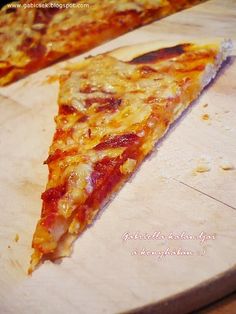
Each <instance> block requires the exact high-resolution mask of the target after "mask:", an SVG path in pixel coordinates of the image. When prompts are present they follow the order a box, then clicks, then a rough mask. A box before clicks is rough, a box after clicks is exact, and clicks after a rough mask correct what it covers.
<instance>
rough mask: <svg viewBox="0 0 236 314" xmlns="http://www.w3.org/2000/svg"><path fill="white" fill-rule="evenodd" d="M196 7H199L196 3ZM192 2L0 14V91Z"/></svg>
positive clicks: (132, 2)
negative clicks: (31, 74) (33, 73)
mask: <svg viewBox="0 0 236 314" xmlns="http://www.w3.org/2000/svg"><path fill="white" fill-rule="evenodd" d="M197 2H200V1H197ZM186 3H188V4H189V5H190V4H191V3H193V4H195V3H196V0H185V1H183V0H178V1H172V0H171V1H168V0H119V1H116V0H100V1H97V0H87V1H86V3H85V2H84V1H81V0H76V1H70V2H68V1H65V0H62V1H53V3H52V1H51V0H43V1H41V0H21V1H18V2H13V3H12V4H11V5H10V6H9V5H6V6H4V7H3V8H2V10H1V11H0V86H3V85H6V84H8V83H11V82H13V81H15V80H17V79H19V78H21V77H23V76H25V75H27V74H30V73H32V72H35V71H37V70H39V69H42V68H43V67H45V66H47V65H49V64H52V63H53V62H55V61H58V60H61V59H63V58H66V57H71V56H74V55H76V54H79V53H82V52H85V51H87V50H89V49H91V48H93V47H95V46H97V45H99V44H101V43H102V42H104V41H106V40H108V39H111V38H114V37H116V36H119V35H121V34H123V33H125V32H127V31H130V30H132V29H134V28H136V27H138V26H141V25H144V24H147V23H150V22H152V21H154V20H156V19H159V18H161V17H163V16H166V15H168V14H170V13H173V12H175V11H177V10H180V9H181V8H183V7H186Z"/></svg>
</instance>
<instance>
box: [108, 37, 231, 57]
mask: <svg viewBox="0 0 236 314" xmlns="http://www.w3.org/2000/svg"><path fill="white" fill-rule="evenodd" d="M183 43H193V44H194V45H198V46H202V45H207V46H208V45H209V43H211V44H212V45H214V46H218V47H219V48H218V49H219V52H220V53H221V54H222V57H223V58H224V59H225V58H226V57H227V56H229V55H230V54H231V52H232V47H233V45H232V41H231V40H230V39H224V38H214V39H208V38H207V39H199V40H195V39H194V40H190V39H189V40H185V41H179V42H178V41H151V42H147V43H139V44H136V45H132V46H123V47H120V48H117V49H114V50H111V51H109V52H107V53H105V54H108V55H109V56H112V57H114V58H116V59H119V60H121V61H131V60H132V59H134V58H136V57H138V56H141V55H143V54H145V53H148V52H151V51H155V50H158V49H162V48H168V47H173V46H176V45H180V44H183Z"/></svg>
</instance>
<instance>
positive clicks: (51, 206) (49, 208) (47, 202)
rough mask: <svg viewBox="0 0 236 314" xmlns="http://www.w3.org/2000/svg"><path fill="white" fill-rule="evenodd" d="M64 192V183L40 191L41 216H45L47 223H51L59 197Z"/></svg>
mask: <svg viewBox="0 0 236 314" xmlns="http://www.w3.org/2000/svg"><path fill="white" fill-rule="evenodd" d="M65 193H66V183H65V184H61V185H58V186H57V187H55V188H50V189H48V190H46V191H45V192H44V193H42V196H41V198H42V200H43V209H42V216H43V217H46V221H47V225H48V226H49V225H50V224H51V223H53V218H54V217H55V215H56V213H57V210H58V207H57V204H58V201H59V199H60V198H61V197H62V196H63V195H64V194H65Z"/></svg>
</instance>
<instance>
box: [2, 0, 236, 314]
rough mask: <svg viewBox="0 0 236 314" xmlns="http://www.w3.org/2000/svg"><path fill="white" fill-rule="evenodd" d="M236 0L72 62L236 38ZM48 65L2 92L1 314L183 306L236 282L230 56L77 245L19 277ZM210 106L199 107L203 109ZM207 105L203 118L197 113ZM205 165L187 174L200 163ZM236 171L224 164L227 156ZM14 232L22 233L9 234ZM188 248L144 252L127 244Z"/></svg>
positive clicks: (30, 225) (34, 201) (37, 174)
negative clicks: (200, 237) (140, 46)
mask: <svg viewBox="0 0 236 314" xmlns="http://www.w3.org/2000/svg"><path fill="white" fill-rule="evenodd" d="M235 30H236V1H233V0H227V1H221V0H212V1H209V2H206V3H204V4H201V5H198V6H196V7H193V8H191V9H188V10H185V11H182V12H180V13H178V14H175V15H172V16H170V17H167V18H165V19H163V20H161V21H158V22H156V23H153V24H151V25H148V26H146V27H143V28H140V29H138V30H136V31H133V32H130V33H128V34H126V35H124V36H121V37H120V38H118V39H115V40H112V41H110V42H108V43H106V44H104V45H102V46H99V47H97V48H95V49H93V50H92V51H90V52H89V53H86V54H84V55H82V56H80V57H76V58H74V59H73V60H80V59H82V58H83V57H84V56H86V55H89V54H92V55H94V54H97V53H100V52H103V51H107V50H110V49H114V48H116V47H119V46H121V45H127V44H132V43H138V42H142V41H143V42H147V41H151V40H160V41H163V44H165V41H169V40H172V41H173V40H176V41H179V40H181V41H186V40H191V39H195V38H203V37H215V36H223V37H227V38H229V37H230V38H232V40H233V42H234V54H235V47H236V31H235ZM64 65H65V63H61V64H57V65H54V66H52V67H50V68H47V69H45V70H42V71H40V72H38V73H36V74H34V75H31V76H29V77H28V78H26V79H23V80H20V81H18V82H16V83H14V84H12V85H10V86H8V87H4V88H1V89H0V100H1V104H0V124H1V135H0V143H1V148H2V149H1V151H0V176H1V181H0V182H1V183H0V184H1V188H0V193H1V197H0V200H1V219H0V255H1V259H0V274H1V275H0V312H1V313H20V314H21V313H34V314H38V313H72V314H73V313H82V314H84V313H96V314H100V313H117V312H129V311H130V312H131V313H138V311H132V310H133V309H137V308H143V312H146V313H161V314H165V313H171V314H174V313H186V312H187V311H191V310H194V309H196V308H199V307H200V306H202V305H204V304H207V303H210V302H212V301H214V300H216V299H217V298H220V297H222V296H223V295H225V294H227V293H230V292H231V291H233V289H234V288H235V287H236V263H235V262H236V241H235V239H236V212H235V209H236V193H235V188H236V170H235V167H236V145H235V144H236V143H235V138H236V106H235V96H236V88H235V81H236V59H235V57H232V58H231V59H230V60H228V62H227V63H226V64H225V66H224V67H223V69H222V70H221V71H220V73H219V75H218V76H217V78H216V79H215V81H214V83H213V84H211V85H210V86H209V87H208V88H207V89H206V90H205V91H204V92H203V94H202V95H201V97H199V99H198V100H197V101H196V102H195V103H194V104H193V105H192V106H191V108H190V110H188V112H186V113H185V114H184V116H183V117H182V118H181V119H180V120H179V121H178V123H176V124H175V127H174V128H172V129H171V130H170V132H169V133H168V135H167V136H165V139H164V140H163V141H161V143H160V144H159V145H158V147H157V148H156V150H155V152H154V153H153V154H152V156H151V157H150V158H149V159H147V160H146V161H145V162H144V164H143V165H142V167H141V168H140V170H139V171H138V172H137V174H136V175H135V176H134V177H133V178H132V180H130V182H128V183H127V184H126V186H125V187H124V188H123V189H122V190H121V191H120V193H119V194H118V195H117V197H116V198H115V199H114V200H113V201H112V202H111V203H110V204H109V206H107V207H106V208H105V209H104V210H103V211H102V215H101V216H100V219H98V220H97V221H96V223H95V224H94V225H93V226H92V227H91V228H89V230H87V232H85V233H84V234H83V235H82V236H81V237H80V238H79V239H78V240H77V241H76V244H75V246H74V253H73V255H72V257H71V258H67V259H64V260H63V261H62V262H61V263H56V264H53V263H51V262H46V263H45V264H44V265H42V266H41V267H40V268H39V269H38V270H37V271H36V272H35V273H34V274H33V275H32V277H27V275H26V269H27V267H28V262H29V256H30V253H31V249H30V245H31V239H32V233H33V231H34V228H35V224H36V221H37V219H38V217H39V214H40V209H41V201H40V194H41V192H42V191H43V190H44V186H45V183H46V180H47V169H46V167H45V166H43V165H42V163H43V160H45V158H46V157H47V151H48V146H49V144H50V142H51V138H52V134H53V131H54V122H53V116H54V115H55V114H56V112H57V105H56V100H57V92H58V83H57V82H54V83H52V84H48V83H47V82H46V81H47V80H46V78H47V76H48V75H52V74H55V72H58V69H60V68H61V67H62V66H64ZM206 104H207V106H205V105H206ZM204 114H208V115H209V120H203V119H202V116H203V115H204ZM201 163H204V164H207V165H208V168H209V171H207V172H204V173H196V172H195V171H194V169H196V167H198V166H199V164H201ZM229 163H230V164H231V165H232V166H233V169H231V170H223V169H222V167H224V165H225V164H229ZM183 231H184V232H186V233H187V234H192V235H197V234H200V233H201V232H205V234H207V235H210V236H212V235H214V236H215V237H216V238H215V240H212V238H211V240H208V241H204V243H203V244H200V242H199V241H183V240H182V241H181V240H163V241H159V240H156V241H149V242H147V241H146V242H145V241H141V240H140V241H134V240H129V241H128V240H127V241H126V240H124V234H125V233H126V232H129V233H135V232H140V233H145V232H146V233H148V234H153V233H154V232H161V233H162V234H164V235H168V234H169V233H171V232H173V233H175V234H180V233H181V232H183ZM16 234H18V235H19V240H18V241H16V240H17V238H16ZM167 247H169V248H171V249H173V248H177V247H178V248H179V247H180V248H182V249H185V250H192V251H194V252H195V253H196V254H195V255H194V256H191V257H186V256H185V257H183V256H182V257H177V256H172V257H165V258H163V259H157V258H154V257H150V256H149V257H147V256H146V257H141V256H134V255H132V254H131V252H133V251H134V250H136V249H142V248H146V249H152V250H157V249H158V250H165V249H166V248H167Z"/></svg>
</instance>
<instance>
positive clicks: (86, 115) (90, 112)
mask: <svg viewBox="0 0 236 314" xmlns="http://www.w3.org/2000/svg"><path fill="white" fill-rule="evenodd" d="M230 47H231V43H230V41H225V40H224V41H221V40H217V41H214V42H208V43H204V42H201V43H192V42H189V43H181V44H177V43H173V44H166V45H163V44H160V43H156V42H153V43H148V44H140V45H134V46H130V47H123V48H120V49H117V50H114V51H112V52H110V53H106V54H101V55H98V56H94V57H90V58H88V59H86V60H85V61H83V62H80V63H77V64H74V65H73V66H72V67H71V69H70V71H69V72H68V74H67V75H64V76H62V77H61V79H60V93H59V100H58V103H59V113H58V115H57V117H56V132H55V135H54V138H53V142H52V145H51V147H50V151H49V157H48V159H47V160H46V163H47V165H48V168H49V177H48V183H47V187H46V191H45V192H44V193H43V194H42V200H43V206H42V213H41V218H40V220H39V222H38V224H37V227H36V231H35V234H34V237H33V244H32V245H33V249H34V253H33V255H32V260H31V268H30V271H32V270H33V269H34V268H35V266H36V265H37V264H38V263H39V262H40V261H41V260H44V259H51V260H53V259H56V258H58V257H62V256H68V255H70V253H71V247H72V242H73V241H74V240H75V238H77V236H78V235H79V234H81V232H82V231H83V230H84V229H85V228H86V227H87V226H88V225H89V224H91V223H92V222H93V220H94V218H95V216H96V214H97V213H98V211H99V209H101V208H102V206H103V205H104V204H105V203H106V202H107V201H108V200H109V198H110V197H111V195H112V194H114V193H115V192H116V191H117V190H118V189H119V188H120V187H121V186H122V185H123V184H124V182H125V181H126V180H127V179H128V178H129V177H130V175H131V174H132V173H133V172H134V171H135V170H136V169H137V167H138V166H139V165H140V163H141V162H142V161H143V160H144V158H145V157H146V156H147V155H148V154H149V153H150V152H151V151H152V150H153V148H154V145H155V144H156V143H157V141H158V140H159V139H160V138H161V137H162V136H163V135H164V134H165V132H166V131H167V130H168V128H169V126H170V125H171V123H173V121H175V120H176V119H177V118H178V117H179V116H180V114H181V113H182V112H183V111H184V110H185V109H186V108H187V107H188V106H189V105H190V104H191V102H192V101H193V100H195V99H196V98H197V97H198V96H199V94H200V92H201V91H202V90H203V88H204V87H205V86H206V85H207V84H208V83H209V82H210V81H211V80H212V79H213V78H214V77H215V75H216V73H217V71H218V69H219V68H220V66H221V64H222V62H223V61H224V60H225V59H226V58H227V56H228V55H229V51H230Z"/></svg>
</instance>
